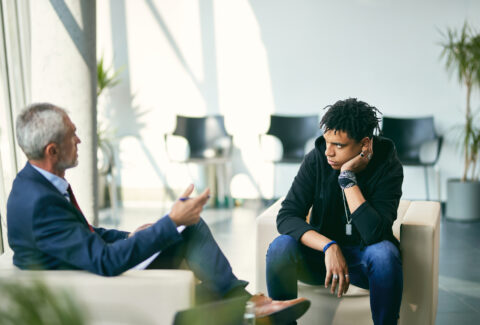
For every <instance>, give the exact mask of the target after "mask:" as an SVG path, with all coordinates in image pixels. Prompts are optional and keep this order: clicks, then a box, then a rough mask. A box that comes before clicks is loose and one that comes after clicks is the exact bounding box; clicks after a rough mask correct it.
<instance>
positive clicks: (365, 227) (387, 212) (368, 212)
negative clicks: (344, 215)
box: [352, 161, 403, 245]
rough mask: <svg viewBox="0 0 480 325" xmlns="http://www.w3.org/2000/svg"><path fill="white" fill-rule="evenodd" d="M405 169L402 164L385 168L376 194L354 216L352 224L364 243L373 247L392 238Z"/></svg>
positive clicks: (376, 185) (376, 186) (375, 190)
mask: <svg viewBox="0 0 480 325" xmlns="http://www.w3.org/2000/svg"><path fill="white" fill-rule="evenodd" d="M402 183H403V168H402V165H401V164H400V162H398V161H396V163H395V165H394V166H392V167H389V168H385V169H384V171H383V175H380V181H379V182H377V184H375V188H374V192H373V193H372V195H370V196H369V197H368V198H366V200H367V201H365V202H364V203H363V204H362V205H360V207H358V208H357V210H355V211H354V213H353V214H352V223H353V224H354V225H355V227H356V228H357V230H358V232H359V233H360V237H361V238H362V241H363V242H364V243H365V244H366V245H371V244H374V243H377V242H379V241H382V240H384V239H388V238H390V237H389V235H391V234H392V225H393V222H394V221H395V219H396V218H397V209H398V205H399V203H400V198H401V196H402Z"/></svg>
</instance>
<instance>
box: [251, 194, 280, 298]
mask: <svg viewBox="0 0 480 325" xmlns="http://www.w3.org/2000/svg"><path fill="white" fill-rule="evenodd" d="M283 200H284V198H280V199H278V200H277V201H276V202H275V203H274V204H273V205H271V206H270V207H269V208H268V209H267V210H265V211H264V212H263V213H262V214H261V215H260V216H259V217H258V218H257V221H256V228H257V234H256V236H257V238H256V242H257V244H256V246H255V249H256V252H255V256H256V267H255V272H256V274H255V279H256V280H255V282H256V286H257V287H256V291H258V292H267V284H266V274H265V272H266V261H265V258H266V255H267V250H268V246H269V245H270V243H271V242H272V241H273V240H274V239H275V238H276V237H277V236H278V235H279V233H278V231H277V222H276V219H277V214H278V211H279V210H280V208H281V207H282V202H283Z"/></svg>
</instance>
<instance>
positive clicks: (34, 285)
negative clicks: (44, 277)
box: [0, 279, 89, 325]
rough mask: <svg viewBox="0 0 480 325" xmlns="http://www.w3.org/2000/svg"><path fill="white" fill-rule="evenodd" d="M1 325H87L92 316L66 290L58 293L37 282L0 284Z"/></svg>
mask: <svg viewBox="0 0 480 325" xmlns="http://www.w3.org/2000/svg"><path fill="white" fill-rule="evenodd" d="M0 291H1V292H2V295H1V298H0V301H1V303H0V324H4V325H9V324H11V325H17V324H29V325H65V324H68V325H85V324H87V323H88V318H89V315H88V313H87V312H86V308H85V306H83V305H81V304H79V302H78V301H77V300H76V299H74V297H73V296H72V295H71V294H69V293H68V292H66V291H54V290H52V289H51V288H49V287H47V286H46V285H45V284H44V283H43V282H41V281H40V280H38V279H36V280H34V281H28V284H27V283H23V282H20V281H12V282H2V283H0Z"/></svg>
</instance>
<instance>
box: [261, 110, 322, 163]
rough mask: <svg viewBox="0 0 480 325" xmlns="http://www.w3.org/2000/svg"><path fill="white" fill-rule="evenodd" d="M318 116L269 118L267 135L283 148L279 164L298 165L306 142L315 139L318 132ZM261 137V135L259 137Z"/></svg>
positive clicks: (277, 116)
mask: <svg viewBox="0 0 480 325" xmlns="http://www.w3.org/2000/svg"><path fill="white" fill-rule="evenodd" d="M318 123H319V120H318V115H307V116H282V115H271V116H270V128H269V129H268V131H267V133H266V134H267V135H272V136H274V137H276V138H278V139H279V140H280V142H281V143H282V147H283V155H282V158H281V159H280V160H279V161H277V162H279V163H300V162H302V160H303V157H304V156H305V145H306V143H307V141H309V140H311V139H312V138H315V137H317V136H318V135H319V134H320V131H319V124H318ZM260 137H262V135H260Z"/></svg>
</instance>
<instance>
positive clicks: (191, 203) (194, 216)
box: [170, 184, 210, 227]
mask: <svg viewBox="0 0 480 325" xmlns="http://www.w3.org/2000/svg"><path fill="white" fill-rule="evenodd" d="M192 192H193V184H191V185H190V186H189V187H188V188H187V189H186V190H185V192H184V193H183V194H182V197H181V198H180V199H179V200H178V201H177V202H175V204H174V205H173V206H172V210H171V212H170V219H172V221H173V222H174V223H175V224H176V225H177V227H178V226H181V225H185V226H190V225H194V224H196V223H197V222H198V221H200V212H202V210H203V206H204V205H205V203H207V201H208V198H209V194H210V190H209V189H208V188H207V189H206V190H205V191H203V193H202V194H200V195H199V196H197V197H195V198H190V194H192Z"/></svg>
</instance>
